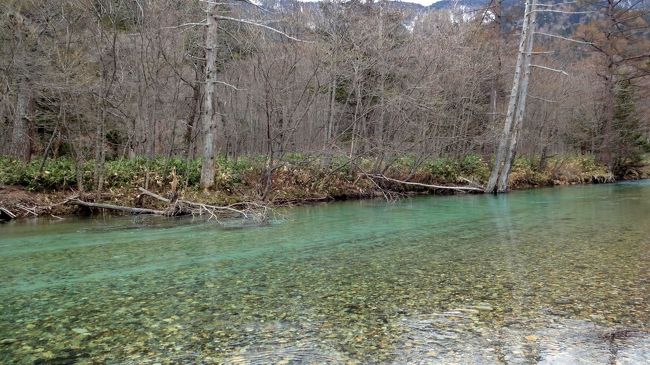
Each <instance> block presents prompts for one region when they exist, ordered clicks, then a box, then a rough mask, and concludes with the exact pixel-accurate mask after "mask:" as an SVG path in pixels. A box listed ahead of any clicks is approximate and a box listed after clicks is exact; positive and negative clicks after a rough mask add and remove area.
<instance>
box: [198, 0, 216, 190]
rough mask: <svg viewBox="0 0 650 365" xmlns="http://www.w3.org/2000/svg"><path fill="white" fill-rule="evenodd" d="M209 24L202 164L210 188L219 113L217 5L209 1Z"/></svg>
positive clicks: (203, 184) (204, 183)
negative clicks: (217, 107)
mask: <svg viewBox="0 0 650 365" xmlns="http://www.w3.org/2000/svg"><path fill="white" fill-rule="evenodd" d="M207 6H208V11H207V13H208V17H207V18H208V19H207V20H208V22H207V23H208V26H207V28H206V34H205V57H206V65H205V94H204V102H203V125H202V127H203V163H202V166H201V187H202V188H203V189H209V188H211V187H212V186H213V185H214V153H215V152H214V138H215V136H214V134H215V130H216V128H217V115H216V112H215V108H214V105H215V103H214V98H215V84H216V81H217V80H216V79H217V70H216V66H217V19H216V17H215V16H216V11H217V5H216V4H215V3H208V5H207Z"/></svg>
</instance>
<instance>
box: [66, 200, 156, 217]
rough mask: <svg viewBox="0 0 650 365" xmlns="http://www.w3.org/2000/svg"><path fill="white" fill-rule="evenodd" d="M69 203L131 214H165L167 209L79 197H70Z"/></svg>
mask: <svg viewBox="0 0 650 365" xmlns="http://www.w3.org/2000/svg"><path fill="white" fill-rule="evenodd" d="M67 203H68V204H74V205H79V206H82V207H86V208H99V209H108V210H115V211H119V212H125V213H131V214H150V215H165V211H163V210H156V209H147V208H132V207H125V206H121V205H113V204H104V203H90V202H85V201H83V200H79V199H70V200H68V201H67Z"/></svg>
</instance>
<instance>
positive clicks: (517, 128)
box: [497, 0, 537, 193]
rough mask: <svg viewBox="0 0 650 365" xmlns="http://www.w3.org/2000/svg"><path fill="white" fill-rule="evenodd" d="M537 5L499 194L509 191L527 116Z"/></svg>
mask: <svg viewBox="0 0 650 365" xmlns="http://www.w3.org/2000/svg"><path fill="white" fill-rule="evenodd" d="M536 5H537V0H532V6H531V12H530V15H529V17H530V18H529V20H528V21H529V25H528V39H527V40H526V54H525V55H524V66H523V67H524V74H523V80H522V81H521V85H520V88H519V96H518V99H519V100H518V102H517V111H516V118H515V124H514V126H513V130H512V133H511V136H510V143H509V145H508V152H507V156H506V159H505V161H504V163H503V169H502V170H501V175H500V176H499V185H498V187H497V192H498V193H505V192H507V191H508V177H509V176H510V170H511V168H512V163H513V162H514V159H515V152H516V150H517V141H518V138H519V134H520V133H521V128H522V124H523V121H524V116H525V115H526V97H527V96H528V82H529V81H530V63H531V60H532V56H533V55H532V52H533V45H534V39H535V22H536V18H537V15H536V14H537V12H535V11H533V10H535V8H536Z"/></svg>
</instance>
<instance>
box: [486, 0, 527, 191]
mask: <svg viewBox="0 0 650 365" xmlns="http://www.w3.org/2000/svg"><path fill="white" fill-rule="evenodd" d="M531 10H532V6H531V0H528V1H526V8H525V12H524V21H523V25H522V30H521V38H520V41H519V50H518V53H517V64H516V65H515V76H514V79H513V81H512V90H511V91H510V100H509V102H508V112H507V113H506V121H505V124H504V125H503V132H502V133H501V139H500V140H499V148H498V150H497V155H496V159H495V161H494V167H493V168H492V173H491V174H490V179H489V181H488V184H487V187H486V189H485V191H486V192H490V193H491V192H496V187H497V182H498V179H499V176H500V175H501V174H502V171H503V165H504V163H505V160H506V158H507V155H508V147H509V145H510V140H511V138H512V131H513V124H514V120H515V113H516V110H517V100H518V97H519V95H520V94H521V93H520V91H521V90H520V86H521V78H522V70H523V65H524V60H525V58H526V55H525V53H526V52H525V51H526V46H527V40H528V36H529V29H530V17H531V14H532V12H531Z"/></svg>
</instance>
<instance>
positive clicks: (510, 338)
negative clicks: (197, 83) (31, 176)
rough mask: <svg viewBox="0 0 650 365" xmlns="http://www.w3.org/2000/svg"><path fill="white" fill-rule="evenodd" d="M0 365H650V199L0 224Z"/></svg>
mask: <svg viewBox="0 0 650 365" xmlns="http://www.w3.org/2000/svg"><path fill="white" fill-rule="evenodd" d="M0 280H1V281H0V298H2V301H1V302H0V363H2V364H41V365H42V364H73V363H77V364H95V363H107V364H167V363H173V364H454V363H458V364H537V363H539V364H580V363H584V364H641V363H650V332H649V331H650V181H640V182H633V183H619V184H612V185H593V186H577V187H564V188H549V189H537V190H529V191H519V192H513V193H510V194H507V195H503V196H496V197H495V196H488V195H485V196H480V195H465V196H452V197H417V198H412V199H404V200H401V201H398V202H392V203H391V202H385V201H380V200H370V201H355V202H342V203H333V204H321V205H313V206H304V207H296V208H289V209H284V210H281V211H279V212H278V215H277V217H276V219H274V220H273V222H272V223H271V224H269V225H268V226H262V227H245V228H238V227H237V226H236V225H231V226H227V227H219V226H217V225H215V224H214V222H206V221H204V220H192V219H166V218H156V217H96V218H85V219H77V218H66V219H64V220H61V221H58V220H47V221H46V220H20V221H15V222H11V223H6V224H2V225H0Z"/></svg>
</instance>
